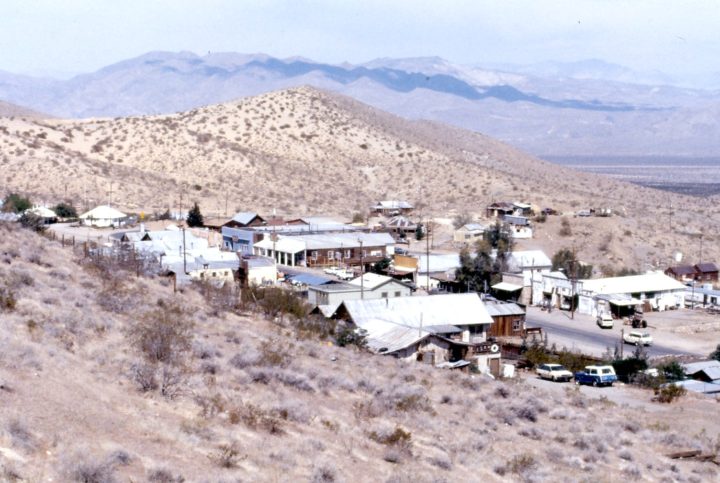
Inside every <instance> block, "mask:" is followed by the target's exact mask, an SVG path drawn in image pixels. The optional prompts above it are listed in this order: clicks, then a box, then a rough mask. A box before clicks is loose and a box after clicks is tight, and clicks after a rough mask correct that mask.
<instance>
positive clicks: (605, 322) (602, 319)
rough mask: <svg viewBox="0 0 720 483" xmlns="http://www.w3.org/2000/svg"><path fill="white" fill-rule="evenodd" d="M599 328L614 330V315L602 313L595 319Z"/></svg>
mask: <svg viewBox="0 0 720 483" xmlns="http://www.w3.org/2000/svg"><path fill="white" fill-rule="evenodd" d="M595 321H596V322H597V325H598V327H600V328H601V329H612V328H613V325H614V324H615V322H614V321H613V318H612V315H610V314H608V313H602V314H600V315H598V316H597V319H595Z"/></svg>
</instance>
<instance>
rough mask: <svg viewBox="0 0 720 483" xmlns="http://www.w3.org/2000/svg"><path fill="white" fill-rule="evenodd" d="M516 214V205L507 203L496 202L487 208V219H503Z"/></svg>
mask: <svg viewBox="0 0 720 483" xmlns="http://www.w3.org/2000/svg"><path fill="white" fill-rule="evenodd" d="M513 213H515V205H514V204H513V203H509V202H507V201H496V202H494V203H491V204H489V205H488V206H487V207H486V208H485V216H486V217H487V218H502V217H504V216H505V215H512V214H513Z"/></svg>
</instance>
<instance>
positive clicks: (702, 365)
mask: <svg viewBox="0 0 720 483" xmlns="http://www.w3.org/2000/svg"><path fill="white" fill-rule="evenodd" d="M682 366H683V369H685V374H695V373H697V372H700V371H705V370H707V369H713V368H719V369H720V361H715V360H712V361H700V362H689V363H687V364H683V365H682Z"/></svg>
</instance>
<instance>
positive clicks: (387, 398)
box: [378, 384, 433, 412]
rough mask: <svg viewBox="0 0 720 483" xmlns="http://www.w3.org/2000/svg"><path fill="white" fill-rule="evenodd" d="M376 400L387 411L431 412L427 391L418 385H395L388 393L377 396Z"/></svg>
mask: <svg viewBox="0 0 720 483" xmlns="http://www.w3.org/2000/svg"><path fill="white" fill-rule="evenodd" d="M378 400H379V402H380V404H381V405H382V406H383V407H384V408H385V409H388V410H395V411H401V412H410V411H427V412H433V408H432V404H431V403H430V399H429V398H428V396H427V391H426V390H425V388H424V387H422V386H418V385H404V384H397V385H395V386H394V387H393V388H392V389H391V390H390V391H389V392H387V393H384V394H383V393H380V394H378Z"/></svg>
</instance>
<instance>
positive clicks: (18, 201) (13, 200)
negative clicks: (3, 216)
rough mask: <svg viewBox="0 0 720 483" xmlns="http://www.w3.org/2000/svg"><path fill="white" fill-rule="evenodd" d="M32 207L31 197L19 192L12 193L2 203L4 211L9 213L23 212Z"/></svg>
mask: <svg viewBox="0 0 720 483" xmlns="http://www.w3.org/2000/svg"><path fill="white" fill-rule="evenodd" d="M30 208H32V202H31V201H30V199H29V198H26V197H24V196H21V195H19V194H17V193H10V194H9V195H8V197H7V198H5V201H4V202H3V205H2V211H5V212H8V213H22V212H24V211H25V210H29V209H30Z"/></svg>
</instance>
